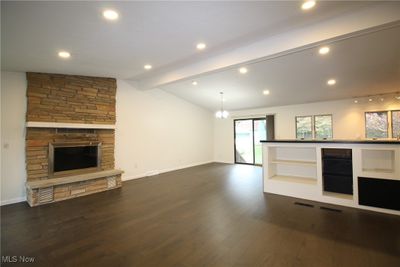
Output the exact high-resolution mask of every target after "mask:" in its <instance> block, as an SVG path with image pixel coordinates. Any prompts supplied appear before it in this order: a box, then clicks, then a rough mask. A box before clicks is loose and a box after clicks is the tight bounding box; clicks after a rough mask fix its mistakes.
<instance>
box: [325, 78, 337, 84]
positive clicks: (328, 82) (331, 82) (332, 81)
mask: <svg viewBox="0 0 400 267" xmlns="http://www.w3.org/2000/svg"><path fill="white" fill-rule="evenodd" d="M326 83H327V84H328V85H335V84H336V80H335V79H330V80H328V81H327V82H326Z"/></svg>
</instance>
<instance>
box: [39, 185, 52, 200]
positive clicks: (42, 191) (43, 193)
mask: <svg viewBox="0 0 400 267" xmlns="http://www.w3.org/2000/svg"><path fill="white" fill-rule="evenodd" d="M38 198H39V203H47V202H51V201H53V199H54V190H53V187H52V186H50V187H44V188H39V192H38Z"/></svg>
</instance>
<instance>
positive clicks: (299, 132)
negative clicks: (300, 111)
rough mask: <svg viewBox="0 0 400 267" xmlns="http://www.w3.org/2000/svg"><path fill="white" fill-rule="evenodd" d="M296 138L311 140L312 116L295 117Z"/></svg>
mask: <svg viewBox="0 0 400 267" xmlns="http://www.w3.org/2000/svg"><path fill="white" fill-rule="evenodd" d="M296 138H297V139H312V138H313V131H312V116H301V117H300V116H299V117H296Z"/></svg>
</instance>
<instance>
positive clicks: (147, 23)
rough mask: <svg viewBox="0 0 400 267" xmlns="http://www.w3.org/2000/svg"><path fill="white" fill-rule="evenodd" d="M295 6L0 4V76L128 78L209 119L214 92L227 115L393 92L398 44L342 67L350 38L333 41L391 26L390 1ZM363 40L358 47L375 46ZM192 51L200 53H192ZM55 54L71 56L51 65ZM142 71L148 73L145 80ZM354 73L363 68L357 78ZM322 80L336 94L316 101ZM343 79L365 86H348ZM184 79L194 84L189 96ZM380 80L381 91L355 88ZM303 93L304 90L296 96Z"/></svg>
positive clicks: (394, 12)
mask: <svg viewBox="0 0 400 267" xmlns="http://www.w3.org/2000/svg"><path fill="white" fill-rule="evenodd" d="M301 3H302V2H301V1H257V2H256V1H243V2H238V1H233V2H225V1H224V2H214V1H210V2H207V1H201V2H200V1H198V2H161V1H160V2H150V1H147V2H146V1H143V2H113V1H110V2H98V1H96V2H95V1H92V2H89V1H87V2H84V1H79V2H73V1H51V2H50V1H47V2H46V1H43V2H36V1H29V2H18V1H13V2H11V1H2V2H1V37H2V38H1V54H2V55H1V67H2V70H6V71H36V72H51V73H64V74H79V75H91V76H107V77H116V78H121V79H130V80H133V81H135V82H136V84H137V85H138V88H140V89H151V88H161V89H164V90H166V91H168V92H170V93H173V94H175V95H177V96H179V97H182V98H184V99H186V100H188V101H190V102H192V103H195V104H197V105H200V106H203V107H205V108H208V109H210V110H212V109H215V108H216V105H217V104H218V103H217V102H218V101H216V100H215V99H216V97H215V92H218V91H219V90H225V91H226V93H227V95H226V98H227V105H232V106H231V108H232V109H242V108H250V107H258V106H265V105H282V104H288V103H292V102H293V101H292V100H289V99H290V98H289V97H288V96H294V95H296V99H297V102H310V101H319V100H323V99H326V98H342V97H347V96H350V95H356V94H361V93H362V94H367V93H371V92H372V91H374V90H375V91H376V90H381V91H382V90H383V91H389V90H394V89H393V88H395V87H396V83H394V85H393V83H391V84H390V83H389V79H391V78H390V77H393V76H396V74H398V72H397V73H396V72H394V71H393V68H396V66H397V70H398V65H396V64H397V63H398V62H397V61H396V60H394V59H393V58H391V57H390V55H389V51H392V50H393V47H392V46H393V44H397V43H396V42H398V39H396V38H395V36H390V34H389V35H385V36H384V38H386V39H385V43H384V44H381V46H379V45H376V44H375V43H371V45H369V46H366V47H365V49H361V50H360V51H362V52H363V53H367V51H370V49H381V50H383V54H382V57H381V56H380V55H381V54H379V53H373V55H376V56H371V55H369V56H368V58H363V57H364V56H365V54H362V53H361V52H360V54H359V53H355V54H351V55H350V56H352V57H353V56H354V61H351V62H348V63H349V64H345V66H343V64H344V63H343V62H344V61H345V59H346V58H349V54H350V52H349V49H350V50H354V49H355V47H358V45H359V43H357V42H358V41H357V40H360V39H357V38H358V37H357V38H355V39H354V40H352V39H349V41H348V42H347V40H344V41H339V40H341V39H342V38H341V37H342V36H348V35H352V33H355V32H357V33H359V32H363V33H368V32H369V31H370V30H371V29H376V28H377V27H381V26H382V25H384V26H385V27H382V28H381V30H382V29H386V28H388V27H387V26H388V25H389V26H391V27H392V26H393V25H395V24H396V23H398V22H399V21H400V3H399V2H382V1H379V2H371V1H318V2H317V5H316V6H315V8H313V9H312V10H307V11H304V10H302V9H301V8H300V6H301ZM105 9H113V10H116V11H117V12H118V13H119V19H118V20H116V21H107V20H105V19H104V18H103V16H102V12H103V11H104V10H105ZM392 30H395V29H392ZM368 36H369V35H366V37H360V38H372V39H373V40H375V39H374V37H373V36H370V37H368ZM375 38H376V37H375ZM325 40H329V42H330V43H332V53H331V54H330V55H329V56H328V57H326V58H323V59H321V58H319V57H318V56H316V55H315V51H314V50H315V48H314V47H316V46H317V45H318V44H321V43H323V42H324V41H325ZM382 40H383V39H382ZM367 41H368V43H369V41H370V40H369V39H368V40H367ZM199 42H205V43H206V44H207V48H206V49H205V50H203V51H199V50H197V49H196V44H197V43H199ZM386 42H388V43H386ZM391 44H392V46H391ZM60 50H67V51H68V52H70V53H71V57H70V58H69V59H67V60H63V59H60V58H59V57H58V56H57V53H58V52H59V51H60ZM394 50H395V49H394ZM294 52H295V53H294ZM393 53H396V51H393ZM277 55H279V57H278V58H275V59H271V57H276V56H277ZM393 56H398V54H396V55H393ZM267 59H268V60H267ZM145 64H151V65H152V66H153V68H152V69H151V70H149V71H146V70H145V69H144V68H143V66H144V65H145ZM241 64H245V65H247V66H248V68H249V72H248V74H247V76H246V77H243V76H238V75H237V71H236V68H237V67H238V66H240V65H241ZM360 65H363V66H365V65H367V66H371V67H370V69H364V68H363V69H362V71H361V70H359V66H360ZM372 66H374V69H373V67H372ZM379 66H381V68H379ZM307 69H308V70H309V72H307V71H306V70H307ZM377 69H379V70H378V71H373V70H377ZM311 73H313V74H311ZM372 73H375V74H376V77H375V79H373V78H372V77H371V75H372ZM329 75H336V76H337V77H338V84H337V87H336V90H337V91H327V92H324V93H320V94H318V93H317V90H319V89H320V87H321V86H324V85H323V84H324V80H325V79H326V77H328V76H329ZM349 77H368V79H365V80H364V81H363V82H362V83H361V82H360V83H354V81H353V82H352V81H350V79H348V78H349ZM193 79H198V80H199V85H198V86H197V87H196V88H193V86H192V85H191V84H190V81H192V80H193ZM383 80H385V81H386V83H387V86H385V87H384V89H382V86H375V87H373V86H369V87H368V88H367V87H366V86H365V85H366V84H371V83H374V84H381V83H380V82H381V81H383ZM300 83H301V84H300ZM352 83H354V84H352ZM321 84H322V85H321ZM389 84H390V85H389ZM356 87H357V88H358V89H357V88H356ZM265 88H268V89H269V90H270V91H271V94H270V98H269V99H265V98H263V97H260V95H259V92H260V90H264V89H265ZM307 88H312V90H314V91H312V90H311V89H309V91H307V94H306V93H301V92H302V91H303V92H306V91H304V90H306V89H307ZM355 88H356V89H355ZM359 88H364V89H359ZM372 88H375V89H372ZM324 89H325V88H324ZM346 91H351V93H349V92H347V93H346ZM318 92H319V91H318ZM228 93H229V94H228ZM306 95H309V96H308V97H306Z"/></svg>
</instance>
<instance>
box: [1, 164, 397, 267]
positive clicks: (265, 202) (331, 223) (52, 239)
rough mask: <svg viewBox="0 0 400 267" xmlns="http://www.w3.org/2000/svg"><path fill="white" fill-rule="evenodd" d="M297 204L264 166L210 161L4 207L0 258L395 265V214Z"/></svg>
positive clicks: (41, 262)
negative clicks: (45, 201)
mask: <svg viewBox="0 0 400 267" xmlns="http://www.w3.org/2000/svg"><path fill="white" fill-rule="evenodd" d="M296 201H300V200H296V199H293V198H288V197H282V196H277V195H271V194H264V193H263V190H262V170H261V168H260V167H253V166H245V165H227V164H207V165H202V166H198V167H193V168H188V169H184V170H179V171H174V172H170V173H165V174H161V175H158V176H153V177H148V178H144V179H138V180H133V181H128V182H124V183H123V187H122V189H118V190H113V191H109V192H104V193H99V194H95V195H91V196H86V197H81V198H77V199H73V200H68V201H64V202H59V203H53V204H50V205H45V206H40V207H36V208H30V207H28V205H27V204H26V203H18V204H14V205H8V206H3V207H2V208H1V215H2V218H1V234H2V236H1V245H2V247H1V252H2V253H1V255H2V256H6V255H9V256H29V257H35V262H34V264H30V266H34V265H36V266H113V267H114V266H251V267H253V266H318V267H329V266H352V267H355V266H363V267H368V266H377V267H383V266H396V267H399V266H400V217H398V216H391V215H384V214H379V213H373V212H367V211H359V210H354V209H349V208H343V207H339V206H335V208H336V209H340V212H338V211H330V210H323V209H321V208H320V206H321V205H322V206H326V205H323V204H320V203H313V202H309V201H307V202H306V201H303V200H302V201H301V202H303V203H304V202H306V203H311V204H313V205H314V207H307V206H302V205H296V204H295V202H296ZM331 207H332V206H331ZM19 264H20V263H15V264H8V265H10V266H17V265H19ZM21 265H22V264H21ZM2 266H7V264H5V263H3V265H2Z"/></svg>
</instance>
